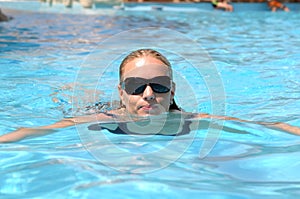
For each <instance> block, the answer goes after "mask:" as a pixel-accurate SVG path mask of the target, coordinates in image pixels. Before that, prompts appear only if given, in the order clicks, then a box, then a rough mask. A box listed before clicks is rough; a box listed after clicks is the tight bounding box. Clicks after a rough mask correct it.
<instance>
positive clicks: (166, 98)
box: [156, 94, 171, 109]
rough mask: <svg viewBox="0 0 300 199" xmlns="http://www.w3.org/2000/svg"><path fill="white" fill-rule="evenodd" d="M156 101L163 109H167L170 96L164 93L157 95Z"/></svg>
mask: <svg viewBox="0 0 300 199" xmlns="http://www.w3.org/2000/svg"><path fill="white" fill-rule="evenodd" d="M156 99H157V101H158V103H159V104H161V105H162V106H163V107H164V108H165V109H168V108H169V106H170V102H171V101H170V99H171V96H170V95H169V94H165V95H161V96H157V98H156Z"/></svg>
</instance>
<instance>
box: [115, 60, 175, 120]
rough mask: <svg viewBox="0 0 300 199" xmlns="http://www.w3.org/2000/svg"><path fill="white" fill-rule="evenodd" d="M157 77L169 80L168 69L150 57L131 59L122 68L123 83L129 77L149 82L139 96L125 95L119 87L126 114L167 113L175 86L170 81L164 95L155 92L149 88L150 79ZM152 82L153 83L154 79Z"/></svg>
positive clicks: (169, 73)
mask: <svg viewBox="0 0 300 199" xmlns="http://www.w3.org/2000/svg"><path fill="white" fill-rule="evenodd" d="M158 76H167V77H170V79H171V72H170V69H169V68H168V66H166V65H165V64H164V63H163V62H161V61H160V60H158V59H156V58H154V57H151V56H144V57H140V58H136V59H133V60H131V61H130V62H128V63H127V64H126V65H125V66H124V68H123V81H124V80H126V79H127V78H130V77H139V78H143V79H146V80H147V81H148V80H149V81H150V82H149V83H150V85H149V84H148V85H147V86H146V88H145V90H141V91H142V92H141V93H140V94H131V93H127V92H126V91H125V90H124V89H123V88H122V86H120V85H119V87H118V89H119V95H120V98H121V101H122V103H123V105H125V107H126V110H127V112H128V113H130V114H136V115H140V116H146V115H158V114H161V113H163V112H167V111H169V106H170V103H171V102H172V100H173V98H174V92H175V84H174V83H172V81H171V80H170V81H169V82H170V83H169V85H170V86H171V88H170V91H168V92H166V93H158V92H155V91H153V89H152V87H151V80H150V79H152V78H155V77H158ZM165 79H166V78H165ZM153 80H154V83H155V79H153ZM157 83H158V82H157ZM132 86H134V85H132Z"/></svg>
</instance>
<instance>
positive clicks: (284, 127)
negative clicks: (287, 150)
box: [197, 114, 300, 135]
mask: <svg viewBox="0 0 300 199" xmlns="http://www.w3.org/2000/svg"><path fill="white" fill-rule="evenodd" d="M197 117H198V118H210V119H220V120H231V121H238V122H246V123H252V124H259V125H263V126H267V127H269V128H271V129H276V130H281V131H285V132H287V133H290V134H294V135H300V127H298V126H292V125H290V124H287V123H283V122H259V121H249V120H243V119H239V118H235V117H228V116H217V115H209V114H198V115H197Z"/></svg>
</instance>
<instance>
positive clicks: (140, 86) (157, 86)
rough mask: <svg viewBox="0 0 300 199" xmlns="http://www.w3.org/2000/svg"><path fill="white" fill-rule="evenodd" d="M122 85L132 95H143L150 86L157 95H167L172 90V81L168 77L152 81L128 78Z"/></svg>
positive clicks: (155, 78) (160, 77)
mask: <svg viewBox="0 0 300 199" xmlns="http://www.w3.org/2000/svg"><path fill="white" fill-rule="evenodd" d="M120 85H121V87H122V89H124V90H125V91H126V93H128V94H130V95H139V94H141V93H143V92H144V90H145V89H146V88H147V86H148V85H149V86H150V87H151V89H152V90H153V91H154V92H155V93H167V92H169V91H170V89H171V85H172V80H171V78H170V77H168V76H158V77H154V78H152V79H144V78H141V77H128V78H126V79H125V80H124V81H123V82H121V83H120Z"/></svg>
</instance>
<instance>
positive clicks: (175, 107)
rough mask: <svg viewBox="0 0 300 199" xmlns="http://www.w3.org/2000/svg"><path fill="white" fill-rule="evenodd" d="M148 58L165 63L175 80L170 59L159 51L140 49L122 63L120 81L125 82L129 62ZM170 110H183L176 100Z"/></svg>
mask: <svg viewBox="0 0 300 199" xmlns="http://www.w3.org/2000/svg"><path fill="white" fill-rule="evenodd" d="M146 56H150V57H153V58H156V59H157V60H159V61H161V62H162V63H164V64H165V65H166V66H167V67H168V68H169V70H170V72H171V78H172V79H173V73H172V67H171V63H170V62H169V61H168V59H167V58H166V57H165V56H163V55H162V54H161V53H159V52H158V51H156V50H153V49H139V50H136V51H133V52H131V53H130V54H129V55H127V56H126V57H125V58H124V59H123V61H122V62H121V64H120V67H119V79H120V81H123V74H124V68H125V65H126V64H127V63H128V62H130V61H132V60H134V59H136V58H141V57H146ZM169 110H170V111H172V110H181V108H179V107H178V105H177V104H176V102H175V100H174V99H173V100H172V103H171V105H170V107H169Z"/></svg>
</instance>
